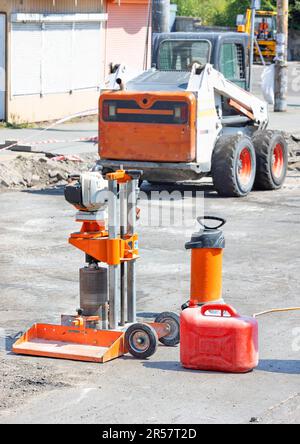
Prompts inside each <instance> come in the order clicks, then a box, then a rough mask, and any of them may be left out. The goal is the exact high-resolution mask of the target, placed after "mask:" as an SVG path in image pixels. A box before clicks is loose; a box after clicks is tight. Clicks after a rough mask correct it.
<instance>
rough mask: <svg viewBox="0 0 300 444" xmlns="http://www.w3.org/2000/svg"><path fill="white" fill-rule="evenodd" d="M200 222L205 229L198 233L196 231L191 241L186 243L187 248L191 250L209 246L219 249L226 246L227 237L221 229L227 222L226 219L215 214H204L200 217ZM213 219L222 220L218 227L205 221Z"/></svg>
mask: <svg viewBox="0 0 300 444" xmlns="http://www.w3.org/2000/svg"><path fill="white" fill-rule="evenodd" d="M197 220H198V222H199V223H200V225H202V227H203V229H201V230H200V231H199V232H198V233H194V234H193V235H192V238H191V240H190V242H187V243H186V244H185V248H186V249H187V250H191V249H194V248H199V249H200V248H203V249H204V248H209V249H219V248H222V249H223V248H225V237H224V233H223V231H221V230H220V228H221V227H223V225H225V224H226V220H225V219H221V218H219V217H214V216H204V217H202V218H201V217H199V218H198V219H197ZM206 220H213V221H218V222H221V224H220V225H218V226H217V227H209V226H207V225H206V224H205V223H204V221H206Z"/></svg>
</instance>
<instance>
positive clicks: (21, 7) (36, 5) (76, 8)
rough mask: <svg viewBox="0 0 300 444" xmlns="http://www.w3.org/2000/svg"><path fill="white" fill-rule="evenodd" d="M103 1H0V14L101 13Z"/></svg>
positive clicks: (103, 6) (103, 5)
mask: <svg viewBox="0 0 300 444" xmlns="http://www.w3.org/2000/svg"><path fill="white" fill-rule="evenodd" d="M103 8H105V0H77V1H76V0H0V11H2V12H12V11H14V12H32V11H35V12H39V13H41V12H44V13H49V14H50V13H59V12H69V13H72V12H101V11H102V10H103Z"/></svg>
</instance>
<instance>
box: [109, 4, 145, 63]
mask: <svg viewBox="0 0 300 444" xmlns="http://www.w3.org/2000/svg"><path fill="white" fill-rule="evenodd" d="M149 7H150V4H149V1H148V0H144V1H142V2H140V3H139V4H137V3H123V4H122V3H121V5H119V4H118V3H115V2H109V3H108V6H107V12H108V22H107V44H106V64H107V66H106V68H108V66H109V64H110V63H112V64H120V63H122V64H125V65H127V66H130V67H134V69H135V70H137V71H141V70H144V69H146V68H147V67H149V66H150V65H151V60H150V59H151V44H150V42H151V35H150V32H149V19H150V20H151V16H149V13H150V11H151V9H150V10H149ZM147 42H148V43H147Z"/></svg>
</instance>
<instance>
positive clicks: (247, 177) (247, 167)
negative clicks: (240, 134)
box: [238, 148, 253, 187]
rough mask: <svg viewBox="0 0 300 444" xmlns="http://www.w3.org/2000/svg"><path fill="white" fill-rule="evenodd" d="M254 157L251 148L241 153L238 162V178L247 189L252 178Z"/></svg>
mask: <svg viewBox="0 0 300 444" xmlns="http://www.w3.org/2000/svg"><path fill="white" fill-rule="evenodd" d="M252 167H253V165H252V156H251V152H250V150H249V148H244V149H243V150H242V151H241V154H240V158H239V162H238V178H239V182H240V184H241V185H242V186H244V187H247V186H248V185H249V184H250V182H251V178H252Z"/></svg>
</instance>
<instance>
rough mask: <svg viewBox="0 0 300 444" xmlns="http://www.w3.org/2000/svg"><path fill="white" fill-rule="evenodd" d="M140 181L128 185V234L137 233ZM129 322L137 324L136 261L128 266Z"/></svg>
mask: <svg viewBox="0 0 300 444" xmlns="http://www.w3.org/2000/svg"><path fill="white" fill-rule="evenodd" d="M137 188H138V180H137V179H135V178H133V180H132V181H130V182H128V184H127V233H128V235H129V236H132V235H133V234H135V231H136V200H137V193H136V190H137ZM127 318H128V319H127V321H128V322H136V260H132V261H130V262H128V264H127Z"/></svg>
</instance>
